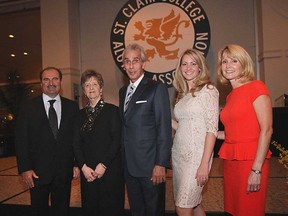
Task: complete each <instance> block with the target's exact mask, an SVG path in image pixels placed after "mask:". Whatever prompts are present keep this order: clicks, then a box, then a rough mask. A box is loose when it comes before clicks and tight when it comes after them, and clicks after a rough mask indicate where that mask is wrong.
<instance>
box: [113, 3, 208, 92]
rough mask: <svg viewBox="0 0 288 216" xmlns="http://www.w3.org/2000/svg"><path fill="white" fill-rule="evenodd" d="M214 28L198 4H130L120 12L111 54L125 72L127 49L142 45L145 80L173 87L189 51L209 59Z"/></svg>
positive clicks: (116, 20)
mask: <svg viewBox="0 0 288 216" xmlns="http://www.w3.org/2000/svg"><path fill="white" fill-rule="evenodd" d="M210 37H211V35H210V25H209V21H208V18H207V15H206V13H205V11H204V10H203V8H202V7H201V5H200V4H199V3H198V2H197V1H191V0H182V1H179V0H154V1H150V0H136V1H135V0H130V1H128V2H127V3H126V4H125V5H124V6H123V7H122V8H121V10H120V11H119V12H118V14H117V17H116V19H115V20H114V23H113V26H112V30H111V38H110V43H111V51H112V55H113V58H114V60H115V63H116V64H117V66H118V68H119V69H120V70H121V71H122V72H123V73H124V74H126V72H125V70H124V69H123V64H122V61H123V51H124V49H125V47H126V45H129V44H131V43H138V44H140V45H141V46H143V47H144V49H145V53H146V60H147V62H146V66H145V76H147V77H150V78H152V79H154V80H157V81H161V82H163V83H165V84H166V85H167V86H168V87H171V86H172V81H173V78H174V73H175V67H176V64H177V60H178V57H179V56H180V55H181V53H182V52H184V51H185V50H186V49H188V48H193V49H197V50H199V51H200V52H201V53H202V54H203V55H204V56H206V55H207V53H208V50H209V46H210Z"/></svg>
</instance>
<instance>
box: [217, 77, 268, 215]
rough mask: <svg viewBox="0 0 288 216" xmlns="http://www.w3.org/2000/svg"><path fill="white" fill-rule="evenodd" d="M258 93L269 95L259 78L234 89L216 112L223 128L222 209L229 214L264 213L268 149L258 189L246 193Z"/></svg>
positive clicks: (254, 146) (255, 144)
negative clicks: (219, 112) (255, 102)
mask: <svg viewBox="0 0 288 216" xmlns="http://www.w3.org/2000/svg"><path fill="white" fill-rule="evenodd" d="M260 95H268V96H270V94H269V92H268V90H267V88H266V86H265V85H264V83H263V82H261V81H259V80H254V81H252V82H249V83H247V84H244V85H242V86H240V87H238V88H235V89H233V90H232V91H231V93H230V94H229V95H228V96H227V100H226V105H225V106H224V108H223V110H222V111H221V115H220V118H221V121H222V123H223V125H224V127H225V140H224V142H223V144H222V146H221V149H220V151H219V156H220V158H222V159H224V210H225V212H228V213H230V214H232V215H233V216H264V215H265V203H266V192H267V184H268V171H269V161H268V160H267V159H268V158H270V156H271V152H270V151H269V152H268V153H267V156H266V160H265V162H264V164H263V167H262V173H261V185H260V187H261V188H260V191H259V192H255V193H246V188H247V182H248V176H249V174H250V172H251V168H252V165H253V162H254V159H255V156H256V151H257V147H258V138H259V133H260V127H259V124H258V120H257V117H256V113H255V111H254V108H253V102H254V101H255V100H256V98H257V97H259V96H260Z"/></svg>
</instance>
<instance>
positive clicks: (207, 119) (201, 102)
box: [172, 49, 219, 216]
mask: <svg viewBox="0 0 288 216" xmlns="http://www.w3.org/2000/svg"><path fill="white" fill-rule="evenodd" d="M208 73H209V71H208V66H207V62H206V60H205V58H204V56H203V55H202V54H201V53H200V52H199V51H197V50H193V49H188V50H186V51H185V52H184V53H183V54H182V55H181V56H180V58H179V60H178V65H177V68H176V74H175V79H174V81H173V85H174V87H175V89H176V91H177V92H178V95H177V99H176V105H175V108H174V115H175V120H172V126H173V129H175V130H176V133H175V137H174V142H173V147H172V165H173V186H174V200H175V205H176V212H177V214H178V215H179V216H186V215H189V216H191V215H196V216H202V215H205V211H204V208H203V207H202V205H201V200H202V196H201V193H202V189H203V187H204V185H205V184H206V183H207V181H208V175H209V172H210V169H211V164H212V158H213V148H214V144H215V140H216V136H217V130H218V114H219V108H218V106H219V93H218V90H217V89H216V87H215V86H213V85H212V84H211V81H210V79H209V75H208Z"/></svg>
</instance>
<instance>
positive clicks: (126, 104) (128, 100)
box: [124, 84, 135, 112]
mask: <svg viewBox="0 0 288 216" xmlns="http://www.w3.org/2000/svg"><path fill="white" fill-rule="evenodd" d="M134 89H135V86H134V85H133V84H132V85H131V86H130V89H129V92H128V94H127V97H126V100H125V104H124V112H126V110H127V108H128V104H129V102H130V100H131V98H132V95H133V92H134Z"/></svg>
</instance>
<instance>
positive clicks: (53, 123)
mask: <svg viewBox="0 0 288 216" xmlns="http://www.w3.org/2000/svg"><path fill="white" fill-rule="evenodd" d="M55 101H56V100H49V101H48V102H49V103H50V107H49V113H48V118H49V123H50V127H51V129H52V132H53V134H54V137H55V138H56V137H57V132H58V121H57V114H56V111H55V109H54V107H53V104H54V102H55Z"/></svg>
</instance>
